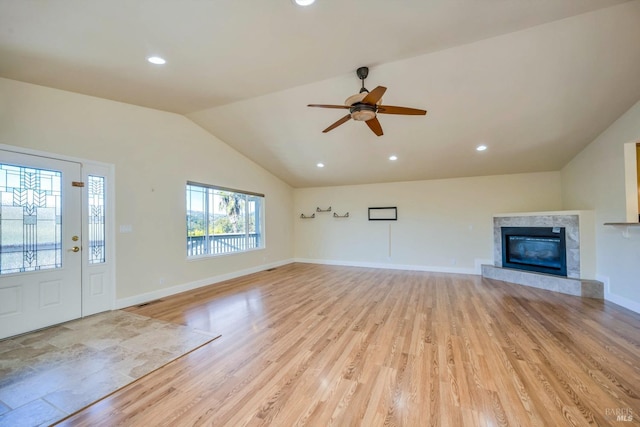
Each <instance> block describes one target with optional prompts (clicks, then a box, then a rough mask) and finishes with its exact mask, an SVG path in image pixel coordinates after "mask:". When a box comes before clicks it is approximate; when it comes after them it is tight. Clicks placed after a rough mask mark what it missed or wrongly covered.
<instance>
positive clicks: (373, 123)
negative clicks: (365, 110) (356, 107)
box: [365, 117, 382, 136]
mask: <svg viewBox="0 0 640 427" xmlns="http://www.w3.org/2000/svg"><path fill="white" fill-rule="evenodd" d="M365 123H366V124H367V126H369V129H371V130H372V131H373V133H375V134H376V135H378V136H382V126H381V125H380V122H379V121H378V119H377V118H376V117H374V118H373V119H371V120H367V121H366V122H365Z"/></svg>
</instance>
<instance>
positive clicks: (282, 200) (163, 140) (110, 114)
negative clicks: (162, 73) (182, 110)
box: [0, 79, 293, 302]
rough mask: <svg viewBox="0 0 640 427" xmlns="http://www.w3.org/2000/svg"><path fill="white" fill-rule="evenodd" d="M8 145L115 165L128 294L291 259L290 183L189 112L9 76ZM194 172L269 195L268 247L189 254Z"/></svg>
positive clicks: (3, 84) (119, 258)
mask: <svg viewBox="0 0 640 427" xmlns="http://www.w3.org/2000/svg"><path fill="white" fill-rule="evenodd" d="M0 144H7V145H12V146H18V147H25V148H28V149H34V150H42V151H46V152H51V153H56V154H61V155H66V156H73V157H79V158H85V159H89V160H96V161H100V162H105V163H111V164H114V165H115V170H116V234H117V235H116V240H117V241H116V254H117V255H116V266H117V267H116V268H117V270H116V295H117V298H118V299H120V300H121V301H129V302H135V301H136V298H138V299H142V300H144V299H146V298H145V296H147V297H153V296H158V295H161V294H162V293H163V292H165V293H166V292H168V290H171V289H172V287H173V289H175V287H179V286H180V285H185V284H189V283H194V282H195V283H199V284H206V282H207V280H209V279H215V278H218V277H226V276H229V275H233V274H236V273H237V272H246V271H250V270H255V269H259V268H261V266H268V265H273V264H277V263H281V262H286V261H289V260H290V259H291V258H292V255H293V238H292V222H293V218H292V212H293V204H292V203H293V195H292V189H291V187H289V186H288V185H287V184H285V183H283V182H282V181H281V180H279V179H277V178H275V177H274V176H273V175H271V174H270V173H268V172H267V171H265V170H264V169H263V168H261V167H259V166H258V165H256V164H255V163H253V162H251V161H250V160H248V159H247V158H246V157H244V156H242V155H240V154H239V153H238V152H236V151H234V150H233V149H231V148H230V147H229V146H228V145H226V144H224V143H223V142H222V141H220V140H219V139H217V138H215V137H213V136H212V135H211V134H209V133H208V132H206V131H204V130H203V129H202V128H200V127H199V126H197V125H195V124H194V123H193V122H191V121H190V120H188V119H187V118H185V117H183V116H181V115H177V114H173V113H167V112H163V111H157V110H152V109H148V108H142V107H137V106H133V105H128V104H123V103H119V102H113V101H109V100H105V99H100V98H95V97H89V96H84V95H79V94H74V93H70V92H65V91H61V90H55V89H50V88H45V87H42V86H36V85H31V84H26V83H21V82H17V81H13V80H7V79H0ZM187 180H191V181H197V182H203V183H210V184H215V185H221V186H225V187H230V188H237V189H242V190H248V191H254V192H259V193H263V194H265V195H266V202H265V203H266V243H267V248H266V249H265V250H258V251H254V252H249V253H246V254H237V255H228V256H223V257H217V258H209V259H205V260H199V261H187V260H186V249H185V245H186V242H185V240H186V238H185V233H186V231H185V230H186V225H185V218H186V210H185V184H186V182H187ZM123 224H130V225H132V227H133V232H132V233H130V234H120V233H117V230H118V226H119V225H123ZM161 279H162V281H163V284H160V281H161ZM141 296H142V297H141Z"/></svg>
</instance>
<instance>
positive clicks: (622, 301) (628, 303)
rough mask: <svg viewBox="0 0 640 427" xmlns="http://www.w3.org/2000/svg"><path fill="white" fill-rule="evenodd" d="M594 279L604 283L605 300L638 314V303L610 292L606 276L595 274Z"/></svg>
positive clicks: (639, 310)
mask: <svg viewBox="0 0 640 427" xmlns="http://www.w3.org/2000/svg"><path fill="white" fill-rule="evenodd" d="M596 280H598V281H600V282H602V283H603V284H604V299H605V300H606V301H610V302H612V303H614V304H618V305H619V306H621V307H624V308H626V309H628V310H631V311H634V312H636V313H639V314H640V303H638V302H636V301H633V300H630V299H629V298H626V297H623V296H620V295H617V294H614V293H612V292H611V284H610V281H609V278H608V277H607V276H596Z"/></svg>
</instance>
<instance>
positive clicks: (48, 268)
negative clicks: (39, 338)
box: [0, 150, 82, 339]
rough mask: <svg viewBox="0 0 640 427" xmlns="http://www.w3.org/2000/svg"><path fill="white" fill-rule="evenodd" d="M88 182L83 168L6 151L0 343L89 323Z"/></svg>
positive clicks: (2, 161) (0, 162)
mask: <svg viewBox="0 0 640 427" xmlns="http://www.w3.org/2000/svg"><path fill="white" fill-rule="evenodd" d="M81 179H82V171H81V165H80V164H79V163H76V162H69V161H63V160H57V159H51V158H47V157H40V156H33V155H28V154H18V153H14V152H11V151H4V150H0V339H1V338H5V337H8V336H12V335H17V334H20V333H24V332H28V331H32V330H36V329H39V328H44V327H46V326H50V325H54V324H57V323H62V322H65V321H68V320H72V319H77V318H79V317H81V316H82V271H81V268H82V252H81V251H82V236H81V231H82V220H81V218H82V217H81V215H82V213H81V206H82V204H81V197H82V188H79V187H78V186H74V182H80V181H81ZM76 185H77V184H76Z"/></svg>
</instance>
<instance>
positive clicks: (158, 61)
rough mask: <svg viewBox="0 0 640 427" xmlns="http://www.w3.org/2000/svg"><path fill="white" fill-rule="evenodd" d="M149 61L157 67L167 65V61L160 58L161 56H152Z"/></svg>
mask: <svg viewBox="0 0 640 427" xmlns="http://www.w3.org/2000/svg"><path fill="white" fill-rule="evenodd" d="M147 61H149V62H151V63H152V64H155V65H164V64H166V63H167V61H166V60H165V59H164V58H160V57H159V56H150V57H148V58H147Z"/></svg>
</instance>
